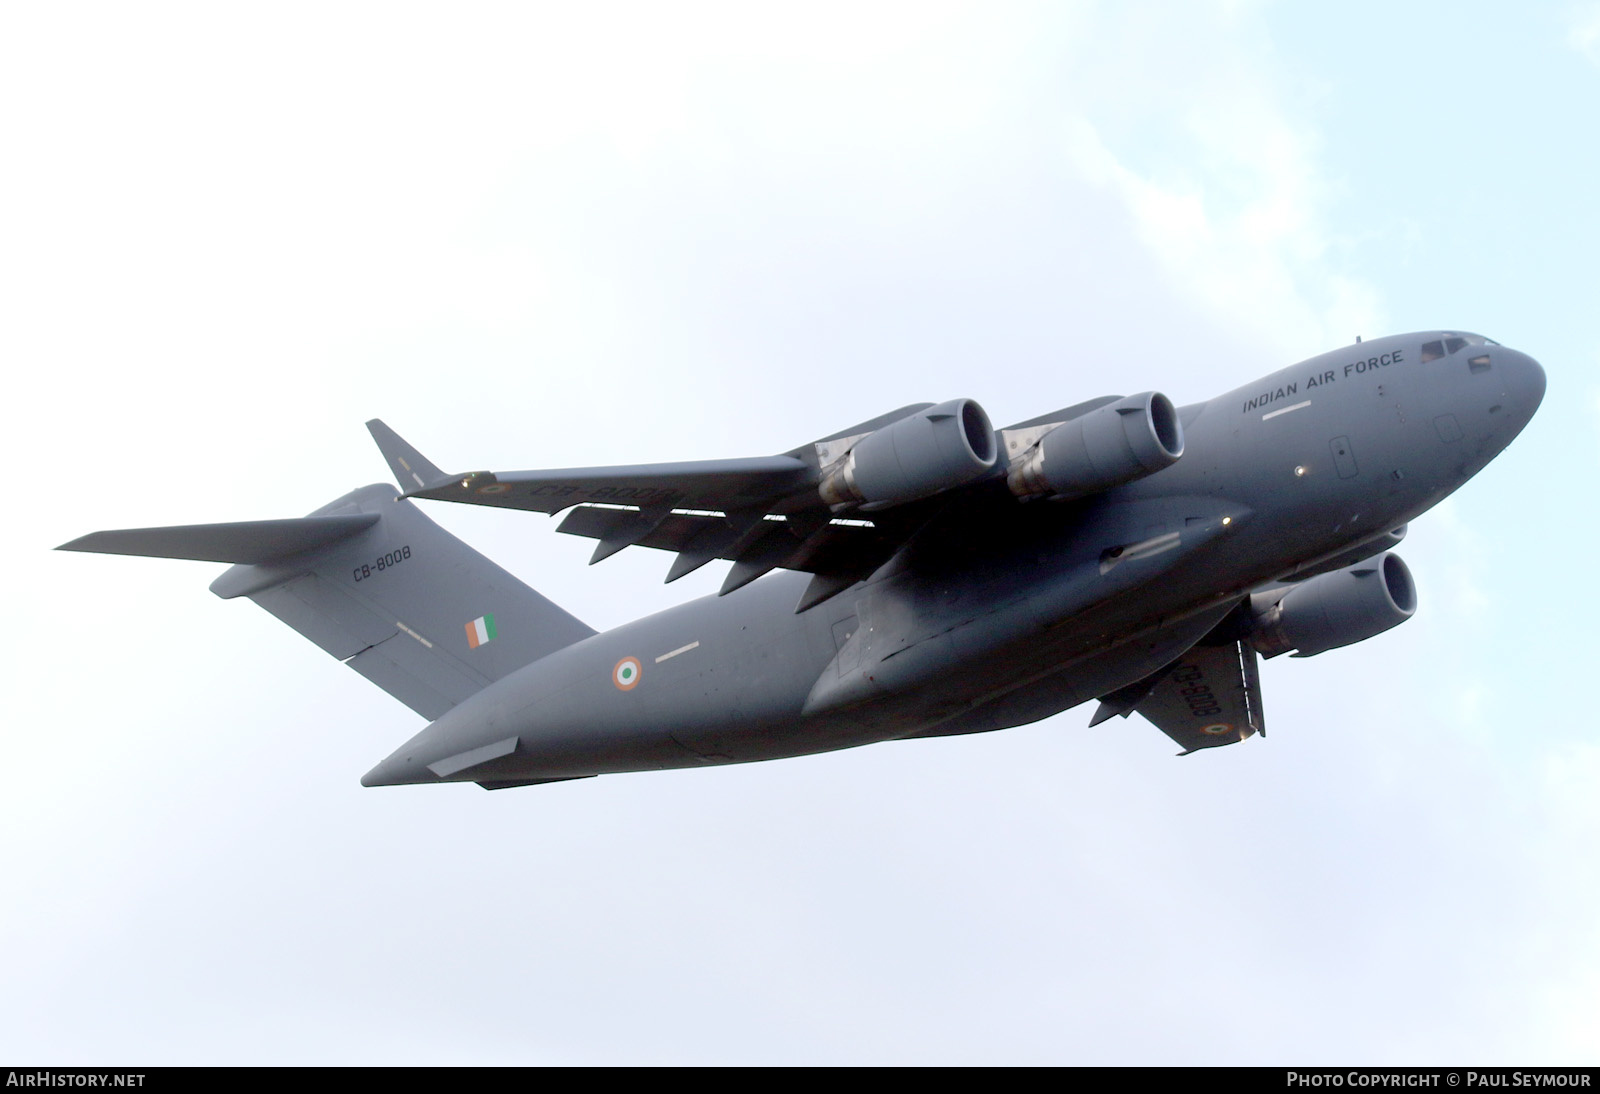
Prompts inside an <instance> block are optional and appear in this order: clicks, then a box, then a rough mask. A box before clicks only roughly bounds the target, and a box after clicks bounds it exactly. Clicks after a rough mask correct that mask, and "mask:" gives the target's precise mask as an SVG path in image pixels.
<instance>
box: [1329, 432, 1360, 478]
mask: <svg viewBox="0 0 1600 1094" xmlns="http://www.w3.org/2000/svg"><path fill="white" fill-rule="evenodd" d="M1328 450H1329V451H1330V452H1332V453H1333V466H1334V468H1335V469H1336V470H1337V471H1338V472H1339V477H1340V478H1341V479H1353V478H1355V477H1356V475H1357V474H1358V472H1357V470H1356V450H1355V449H1354V448H1352V447H1351V445H1350V438H1349V437H1335V438H1334V439H1333V440H1331V441H1329V442H1328Z"/></svg>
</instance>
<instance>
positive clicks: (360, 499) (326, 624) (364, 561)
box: [60, 485, 595, 720]
mask: <svg viewBox="0 0 1600 1094" xmlns="http://www.w3.org/2000/svg"><path fill="white" fill-rule="evenodd" d="M60 549H61V550H66V551H98V552H102V553H106V554H120V555H149V556H153V557H157V558H191V559H200V560H206V561H211V562H231V563H234V566H233V567H232V568H231V569H229V570H228V571H227V572H226V573H224V574H223V575H222V576H221V577H219V578H217V579H216V580H215V581H214V582H212V583H211V591H212V592H214V593H216V594H217V595H218V596H220V597H223V598H224V599H231V598H233V597H236V596H247V597H249V598H250V599H251V600H254V601H255V602H256V603H257V604H259V605H261V606H262V607H263V608H265V609H266V610H267V611H269V612H271V613H272V614H273V615H275V616H277V617H278V618H279V619H281V620H283V621H284V622H285V623H287V624H289V626H291V627H293V628H294V629H295V630H297V631H299V632H300V633H301V634H303V635H305V636H306V637H307V638H309V639H311V641H313V642H315V643H316V644H317V645H319V646H321V647H322V648H323V649H324V650H326V651H328V652H329V653H330V654H332V655H333V656H334V657H337V658H338V659H339V660H341V661H343V662H344V663H345V664H347V665H349V666H350V667H351V668H353V669H355V670H356V671H357V672H359V673H360V674H361V675H363V676H365V677H366V678H367V679H368V680H371V681H372V682H373V683H375V684H377V685H378V686H379V687H380V688H382V689H383V690H384V691H387V692H388V693H389V694H390V695H393V696H394V697H395V698H396V699H399V700H400V701H401V702H402V703H404V704H405V705H406V706H408V707H410V708H411V709H412V710H414V711H416V712H417V713H418V714H421V715H422V716H423V717H425V718H428V719H430V720H431V719H436V718H438V717H439V716H440V715H442V714H444V713H445V712H446V711H447V710H449V709H450V708H451V707H453V706H455V705H456V704H457V703H459V702H461V701H462V700H463V699H466V698H467V697H468V696H470V695H473V694H475V693H476V692H478V691H480V690H482V689H483V688H485V687H487V686H489V685H490V684H492V683H494V682H495V681H496V680H499V679H500V678H501V677H504V676H506V675H508V674H510V673H512V672H515V671H516V670H517V669H519V668H521V667H522V666H524V665H526V664H529V663H530V662H532V661H536V660H538V659H539V658H541V657H543V656H545V655H546V654H549V653H553V652H555V651H556V650H558V649H561V648H562V647H564V646H568V645H571V644H572V643H574V642H578V641H581V640H582V639H584V638H587V637H589V636H590V635H592V634H594V633H595V632H594V630H593V629H592V628H590V627H588V626H586V625H585V624H584V623H582V622H580V621H579V620H578V619H576V618H575V617H573V616H572V615H569V614H568V613H567V612H565V611H563V610H562V609H561V608H559V607H557V606H556V605H555V604H553V603H551V602H550V601H549V600H547V599H546V598H545V597H543V596H541V595H539V594H538V593H537V592H535V591H534V590H533V589H531V588H529V587H528V586H527V585H525V584H524V583H523V582H521V581H519V580H518V579H517V578H515V577H513V576H512V575H511V574H509V573H507V572H506V571H505V570H503V569H501V568H500V567H499V566H497V565H495V564H494V563H493V562H491V561H489V560H488V559H487V558H485V557H483V556H482V555H481V554H479V553H478V552H477V551H475V550H473V549H472V548H471V547H468V546H467V545H466V544H465V543H463V542H461V541H460V540H459V539H457V538H456V537H455V536H452V535H451V534H450V533H449V532H446V531H445V530H444V529H443V528H441V527H439V526H438V525H437V524H435V523H434V522H433V521H432V520H429V519H428V518H427V517H426V516H424V515H423V514H422V513H421V512H419V511H418V510H417V508H416V507H415V506H414V505H412V503H411V502H409V501H406V500H405V499H404V498H401V497H398V496H397V492H396V490H395V488H394V487H392V486H387V485H376V486H364V487H362V488H361V489H359V490H355V491H352V492H351V493H349V494H346V495H345V496H344V497H342V498H339V499H338V500H336V501H333V502H330V503H329V504H327V505H325V506H323V507H322V508H321V509H318V510H317V511H316V512H314V513H312V514H311V515H310V516H306V517H299V518H296V519H292V520H264V521H247V522H244V523H238V524H195V525H185V526H180V527H172V528H132V529H123V530H120V531H112V532H94V533H91V534H90V535H87V536H83V537H82V538H80V539H75V540H73V541H72V542H71V543H66V544H63V545H62V546H61V548H60Z"/></svg>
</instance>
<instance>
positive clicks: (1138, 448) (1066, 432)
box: [1006, 391, 1183, 500]
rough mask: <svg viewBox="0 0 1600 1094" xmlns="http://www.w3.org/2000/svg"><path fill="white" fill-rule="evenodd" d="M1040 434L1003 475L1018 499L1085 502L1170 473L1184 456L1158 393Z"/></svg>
mask: <svg viewBox="0 0 1600 1094" xmlns="http://www.w3.org/2000/svg"><path fill="white" fill-rule="evenodd" d="M1045 428H1047V429H1048V432H1045V433H1044V434H1043V435H1042V436H1040V437H1039V438H1038V440H1037V441H1035V442H1034V443H1033V444H1032V445H1031V446H1030V447H1029V448H1028V449H1027V450H1026V451H1024V452H1022V453H1021V454H1020V455H1018V456H1017V457H1016V458H1015V459H1013V460H1012V461H1011V468H1010V470H1009V471H1008V472H1007V474H1006V485H1008V486H1009V487H1011V492H1012V493H1013V494H1015V495H1017V496H1018V497H1019V498H1027V497H1042V496H1049V497H1055V498H1060V499H1063V500H1068V499H1071V498H1082V497H1087V496H1088V495H1090V494H1098V493H1099V492H1100V491H1102V490H1109V489H1111V487H1113V486H1121V485H1122V484H1123V483H1125V482H1132V481H1133V480H1134V479H1142V478H1144V477H1145V476H1146V475H1150V474H1153V473H1155V472H1157V471H1160V470H1161V469H1162V468H1163V467H1170V466H1171V465H1172V464H1174V463H1176V462H1177V461H1178V457H1180V456H1182V455H1183V424H1182V423H1181V422H1179V421H1178V412H1177V411H1176V410H1175V409H1173V406H1172V400H1170V399H1168V398H1167V397H1166V396H1165V395H1163V394H1161V393H1160V392H1159V391H1147V392H1145V393H1144V394H1142V395H1130V396H1128V397H1127V398H1126V399H1119V400H1118V401H1117V402H1114V403H1110V404H1108V405H1106V406H1103V407H1100V408H1099V409H1098V410H1091V411H1090V412H1089V413H1087V414H1085V415H1083V416H1082V417H1079V418H1073V419H1072V420H1071V421H1068V422H1062V423H1061V424H1060V425H1058V426H1055V427H1053V428H1051V427H1045ZM1012 435H1013V434H1010V433H1008V437H1009V436H1012Z"/></svg>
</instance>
